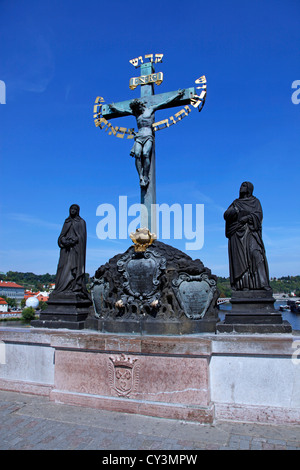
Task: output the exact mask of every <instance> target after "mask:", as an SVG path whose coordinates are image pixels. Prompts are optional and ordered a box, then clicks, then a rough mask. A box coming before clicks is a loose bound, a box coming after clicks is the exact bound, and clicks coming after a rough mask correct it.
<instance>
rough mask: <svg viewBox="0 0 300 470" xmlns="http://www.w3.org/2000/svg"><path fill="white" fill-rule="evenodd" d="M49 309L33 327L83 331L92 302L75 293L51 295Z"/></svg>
mask: <svg viewBox="0 0 300 470" xmlns="http://www.w3.org/2000/svg"><path fill="white" fill-rule="evenodd" d="M47 305H48V306H47V309H46V310H45V311H43V312H42V313H41V314H40V318H39V319H38V320H33V321H32V322H31V325H32V326H33V327H36V328H55V329H57V328H67V329H71V330H82V329H84V326H85V320H86V318H87V316H88V314H89V312H90V310H89V309H90V307H91V305H92V302H91V301H90V300H89V299H82V298H80V297H78V296H77V295H76V294H74V293H69V294H60V295H59V294H57V295H53V294H52V295H51V296H50V298H49V300H48V302H47Z"/></svg>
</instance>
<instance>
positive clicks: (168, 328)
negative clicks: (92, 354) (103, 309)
mask: <svg viewBox="0 0 300 470" xmlns="http://www.w3.org/2000/svg"><path fill="white" fill-rule="evenodd" d="M85 328H88V329H92V330H97V331H100V332H101V333H116V334H119V333H120V334H126V333H127V334H128V333H131V334H139V335H188V334H197V333H215V332H216V319H211V320H205V319H203V320H200V321H199V320H188V319H187V320H181V321H179V320H173V321H170V320H169V321H168V320H166V321H164V320H155V319H153V320H149V319H145V318H141V319H139V320H129V319H114V320H104V319H103V320H101V319H98V318H91V317H89V318H88V319H87V320H86V322H85Z"/></svg>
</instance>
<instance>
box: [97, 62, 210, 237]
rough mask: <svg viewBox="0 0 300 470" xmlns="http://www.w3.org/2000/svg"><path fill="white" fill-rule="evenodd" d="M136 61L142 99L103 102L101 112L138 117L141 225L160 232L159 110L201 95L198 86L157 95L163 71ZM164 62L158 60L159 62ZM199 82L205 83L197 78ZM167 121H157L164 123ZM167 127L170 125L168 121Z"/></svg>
mask: <svg viewBox="0 0 300 470" xmlns="http://www.w3.org/2000/svg"><path fill="white" fill-rule="evenodd" d="M151 56H153V55H152V54H151ZM156 56H161V57H162V55H160V54H156ZM145 57H147V56H145ZM148 57H150V55H149V56H148ZM140 59H142V57H140ZM134 61H135V62H134V63H133V61H130V62H131V63H133V65H134V66H135V67H136V68H137V67H140V70H141V77H139V78H136V79H131V80H130V88H131V89H134V88H136V86H137V85H141V95H140V98H139V99H133V100H127V101H121V102H118V103H111V104H108V105H103V106H102V111H101V114H102V116H103V118H104V120H109V119H114V118H119V117H121V116H129V115H133V116H135V117H136V120H137V126H138V132H137V133H135V132H134V136H135V143H134V146H133V148H132V151H131V155H132V156H134V157H135V161H136V168H137V171H138V174H139V177H140V187H141V227H142V228H144V227H146V228H149V230H150V231H151V232H152V233H156V211H155V207H156V206H155V205H156V176H155V127H154V124H155V111H156V110H158V109H167V108H171V107H175V106H184V105H188V104H191V102H192V101H193V100H194V102H195V101H196V103H197V106H198V103H199V101H197V99H198V98H199V97H198V95H197V94H196V92H195V88H194V87H192V88H186V89H183V90H178V91H174V92H168V93H161V94H158V95H155V94H154V83H157V84H160V83H161V82H162V73H158V74H155V70H154V62H153V60H151V61H150V62H145V63H144V62H143V61H142V63H141V64H138V59H134ZM136 61H137V62H136ZM160 61H161V60H158V62H160ZM199 80H200V79H199ZM196 83H203V82H197V81H196ZM198 88H203V87H198ZM195 97H196V99H195ZM203 104H204V103H203ZM193 106H195V104H193ZM195 107H196V106H195ZM201 109H202V107H201ZM199 110H200V109H199ZM186 114H187V113H186ZM170 119H171V118H170ZM180 119H181V117H180ZM165 121H168V120H165ZM165 121H161V122H160V123H157V124H161V123H164V122H165ZM173 121H174V118H173ZM173 123H175V121H174V122H173ZM166 126H168V125H167V124H166Z"/></svg>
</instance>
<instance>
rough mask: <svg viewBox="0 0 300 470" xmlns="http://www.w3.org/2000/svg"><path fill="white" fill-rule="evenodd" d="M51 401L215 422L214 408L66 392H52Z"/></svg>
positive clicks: (161, 416) (160, 416)
mask: <svg viewBox="0 0 300 470" xmlns="http://www.w3.org/2000/svg"><path fill="white" fill-rule="evenodd" d="M50 400H53V401H55V402H56V403H64V404H67V405H77V406H88V407H91V408H97V409H101V410H107V411H116V412H120V413H132V414H139V415H146V416H153V417H157V418H167V419H180V420H186V421H194V422H198V423H202V424H212V423H213V421H214V406H213V405H212V404H211V405H209V406H206V407H201V406H197V405H196V406H195V405H192V406H188V405H180V404H173V403H171V404H170V403H164V402H163V403H155V402H146V401H145V402H141V401H136V400H130V399H127V398H123V399H122V398H114V399H111V398H108V397H104V396H99V395H85V394H80V393H77V394H73V393H68V392H65V391H58V390H55V389H54V390H52V391H51V393H50Z"/></svg>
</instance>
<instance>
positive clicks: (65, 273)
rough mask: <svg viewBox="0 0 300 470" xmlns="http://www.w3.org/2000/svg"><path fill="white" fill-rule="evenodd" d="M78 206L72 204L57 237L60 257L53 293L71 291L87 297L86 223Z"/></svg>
mask: <svg viewBox="0 0 300 470" xmlns="http://www.w3.org/2000/svg"><path fill="white" fill-rule="evenodd" d="M79 210H80V208H79V206H78V205H77V204H72V206H71V207H70V210H69V213H70V215H69V217H68V218H67V219H66V220H65V222H64V225H63V228H62V231H61V234H60V236H59V238H58V246H59V247H60V257H59V262H58V267H57V274H56V280H55V293H57V294H60V293H63V292H73V293H75V294H78V295H79V296H80V297H89V294H88V292H87V289H86V284H85V258H86V239H87V234H86V223H85V221H84V220H83V219H82V218H81V217H80V216H79Z"/></svg>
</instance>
